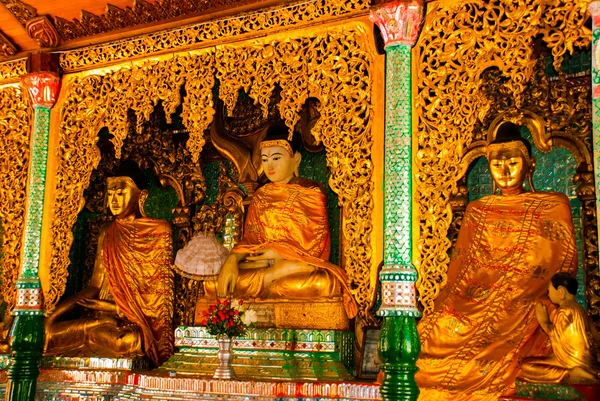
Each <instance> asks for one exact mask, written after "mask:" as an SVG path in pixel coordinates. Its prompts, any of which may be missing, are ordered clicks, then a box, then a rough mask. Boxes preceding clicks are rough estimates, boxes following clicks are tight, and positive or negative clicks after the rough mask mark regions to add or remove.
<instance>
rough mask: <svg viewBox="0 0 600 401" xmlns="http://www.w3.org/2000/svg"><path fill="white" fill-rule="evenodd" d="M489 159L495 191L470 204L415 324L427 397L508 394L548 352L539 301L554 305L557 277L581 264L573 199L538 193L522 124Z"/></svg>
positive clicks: (507, 131)
mask: <svg viewBox="0 0 600 401" xmlns="http://www.w3.org/2000/svg"><path fill="white" fill-rule="evenodd" d="M486 157H487V160H488V163H489V168H490V173H491V176H492V178H493V182H494V187H495V189H494V194H493V195H491V196H487V197H484V198H482V199H479V200H476V201H473V202H471V203H469V205H468V206H467V209H466V212H465V215H464V218H463V221H462V225H461V228H460V231H459V235H458V239H457V242H456V245H455V248H454V249H453V251H452V255H451V262H450V266H449V269H448V275H447V281H446V283H445V286H444V287H443V288H442V290H441V291H440V294H439V296H438V298H437V299H436V300H435V304H434V310H433V311H432V312H430V313H426V314H425V315H424V317H423V318H422V320H421V321H420V322H419V325H418V330H419V335H420V338H421V347H422V348H421V356H420V358H419V360H418V361H417V366H418V367H419V371H418V372H417V374H416V380H417V384H418V385H419V388H420V389H421V398H420V399H422V400H452V401H458V400H469V401H475V400H495V399H498V398H499V397H500V396H502V395H503V394H511V393H512V392H513V391H514V386H515V379H516V378H517V376H518V375H519V373H520V368H519V363H520V361H522V360H523V358H525V357H528V356H535V355H537V356H542V355H543V354H544V353H545V352H547V347H546V339H547V337H546V336H545V334H544V333H543V332H541V330H540V329H539V325H538V323H537V320H536V317H535V305H536V303H538V302H545V303H549V300H548V295H547V288H548V282H549V281H550V277H552V275H554V274H555V273H557V272H559V271H566V272H573V271H574V270H575V269H576V267H577V248H576V246H575V237H574V232H573V224H572V220H571V210H570V204H569V200H568V198H567V197H566V196H565V195H564V194H562V193H549V192H534V189H533V186H532V185H531V175H532V173H533V169H534V165H535V159H533V158H532V156H531V144H529V142H528V141H526V140H525V139H524V138H522V137H521V135H520V129H519V126H517V125H516V124H513V123H511V122H504V123H502V124H501V125H500V126H499V127H498V130H497V133H496V136H495V139H494V140H493V141H492V142H491V143H489V144H488V146H487V149H486ZM527 179H529V182H530V187H531V191H528V190H526V189H525V187H524V182H525V181H526V180H527ZM496 188H499V190H500V194H499V195H498V194H496Z"/></svg>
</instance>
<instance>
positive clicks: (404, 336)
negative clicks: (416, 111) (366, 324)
mask: <svg viewBox="0 0 600 401" xmlns="http://www.w3.org/2000/svg"><path fill="white" fill-rule="evenodd" d="M422 13H423V5H422V4H421V2H417V1H396V2H393V3H388V4H385V5H382V6H381V7H379V8H378V9H377V10H375V11H373V13H372V14H371V20H372V21H373V22H375V24H377V26H378V27H379V29H380V31H381V35H382V37H383V40H384V42H385V49H386V73H385V78H386V84H385V160H384V163H385V170H384V174H385V194H384V195H385V196H384V199H385V205H384V213H385V220H384V230H385V232H384V244H385V249H384V266H383V268H382V270H381V273H380V275H379V279H380V280H381V290H382V304H381V307H380V308H379V311H378V312H377V314H378V315H379V316H383V324H382V330H381V337H380V339H379V354H380V356H381V359H382V361H383V364H382V368H381V369H382V370H383V373H384V379H383V383H382V384H381V395H382V398H383V399H384V400H416V399H417V398H418V397H419V388H418V387H417V383H416V382H415V373H416V372H417V366H416V361H417V358H418V357H419V353H420V352H421V344H420V342H419V335H418V333H417V322H416V318H417V317H419V315H420V313H419V310H418V308H417V300H416V289H415V283H416V280H417V272H416V270H415V268H414V266H413V265H412V247H413V243H412V129H411V124H412V114H411V48H412V46H413V45H414V43H415V42H416V40H417V37H418V34H419V29H420V26H421V21H422Z"/></svg>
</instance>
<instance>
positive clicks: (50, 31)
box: [26, 15, 60, 47]
mask: <svg viewBox="0 0 600 401" xmlns="http://www.w3.org/2000/svg"><path fill="white" fill-rule="evenodd" d="M26 29H27V33H28V34H29V36H30V37H31V38H32V39H35V40H36V42H38V44H39V45H40V46H41V47H57V46H58V45H60V37H59V36H58V32H56V29H54V26H53V25H52V22H50V20H49V19H48V17H46V16H45V15H40V16H39V17H35V18H32V19H30V20H29V21H27V24H26Z"/></svg>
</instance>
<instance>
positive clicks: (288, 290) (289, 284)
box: [267, 269, 342, 299]
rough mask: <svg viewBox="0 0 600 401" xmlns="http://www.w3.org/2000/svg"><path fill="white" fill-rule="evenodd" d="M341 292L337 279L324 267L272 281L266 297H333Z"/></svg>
mask: <svg viewBox="0 0 600 401" xmlns="http://www.w3.org/2000/svg"><path fill="white" fill-rule="evenodd" d="M341 293H342V291H341V286H340V283H339V281H338V280H337V279H336V278H335V276H334V275H333V274H332V273H330V272H329V271H327V270H324V269H315V270H313V271H311V272H306V273H295V274H290V275H289V276H286V277H285V278H280V279H278V280H275V281H273V282H272V283H271V285H270V286H269V288H268V289H267V297H268V298H288V299H315V298H328V297H333V296H337V295H340V294H341Z"/></svg>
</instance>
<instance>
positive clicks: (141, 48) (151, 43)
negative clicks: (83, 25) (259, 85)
mask: <svg viewBox="0 0 600 401" xmlns="http://www.w3.org/2000/svg"><path fill="white" fill-rule="evenodd" d="M5 1H6V0H5ZM368 7H369V3H368V2H366V1H363V0H308V1H301V2H298V3H292V4H287V5H285V6H278V7H274V8H270V9H266V10H260V11H256V12H251V13H247V14H238V15H235V16H232V17H227V18H223V19H220V20H215V21H209V22H204V23H201V24H197V25H192V26H188V27H183V28H177V29H175V30H169V31H163V32H157V33H153V34H149V35H144V36H140V37H136V38H132V39H125V40H121V41H113V42H111V43H109V44H102V45H98V46H90V47H85V48H81V49H76V50H70V51H66V52H64V53H61V56H60V66H61V68H62V69H63V70H64V71H65V72H69V71H76V70H81V69H83V68H90V67H96V66H101V65H106V64H110V63H115V62H118V61H123V60H126V59H128V58H130V57H138V56H150V55H153V54H156V53H158V52H165V51H178V50H185V49H188V48H191V47H205V46H208V45H209V44H212V43H214V42H215V41H217V40H220V41H223V40H232V38H234V37H235V39H236V40H237V39H239V38H240V36H242V35H247V34H256V33H259V32H265V31H268V30H272V29H276V28H280V27H286V28H289V27H291V26H298V25H303V24H306V23H315V22H318V21H324V20H327V19H330V18H331V17H336V16H339V15H345V14H349V13H353V12H355V11H362V10H367V9H368Z"/></svg>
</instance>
